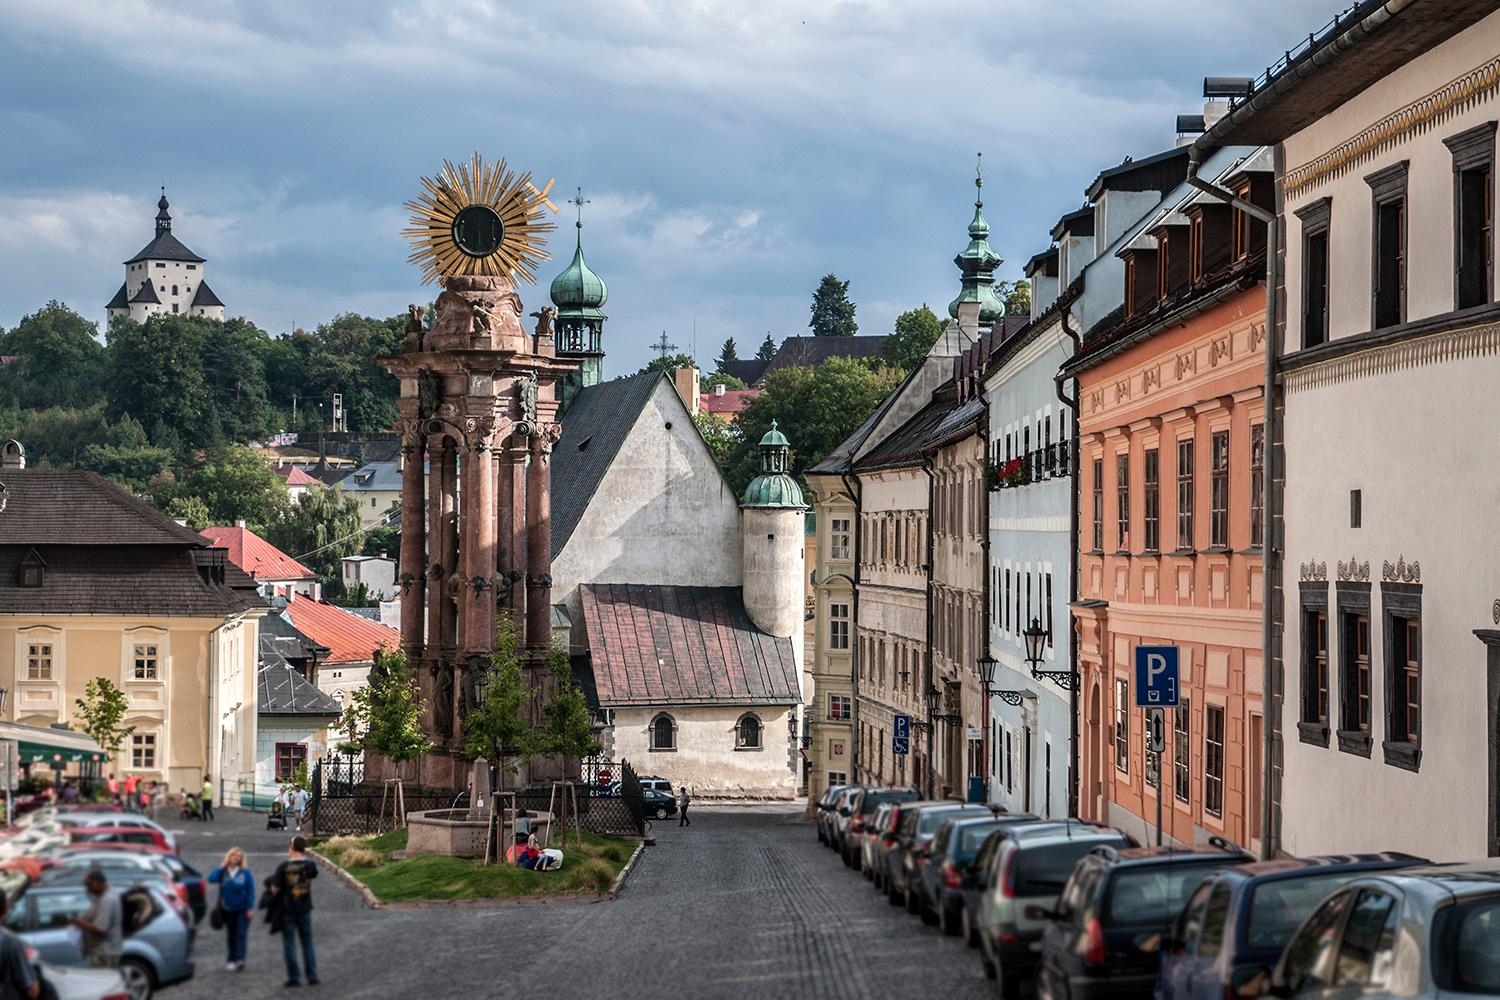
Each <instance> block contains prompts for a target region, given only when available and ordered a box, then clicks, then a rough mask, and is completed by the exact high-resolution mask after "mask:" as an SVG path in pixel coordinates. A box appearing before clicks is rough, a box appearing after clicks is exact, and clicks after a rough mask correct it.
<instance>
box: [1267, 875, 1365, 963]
mask: <svg viewBox="0 0 1500 1000" xmlns="http://www.w3.org/2000/svg"><path fill="white" fill-rule="evenodd" d="M1357 874H1358V873H1357V872H1332V873H1325V874H1322V875H1309V876H1307V877H1306V878H1279V879H1274V880H1272V881H1270V882H1266V883H1263V884H1261V885H1259V886H1256V887H1255V889H1254V890H1253V891H1252V892H1251V895H1250V920H1249V922H1248V923H1247V924H1246V926H1245V944H1246V945H1248V946H1249V947H1251V948H1274V949H1276V950H1277V951H1281V950H1283V949H1284V948H1286V946H1287V942H1289V941H1291V939H1292V935H1293V934H1295V933H1297V928H1298V927H1300V926H1302V921H1304V920H1306V919H1307V918H1308V916H1309V915H1311V913H1312V911H1313V910H1316V909H1317V908H1318V904H1319V903H1321V902H1323V899H1324V897H1325V896H1327V895H1328V894H1329V893H1331V892H1332V891H1333V890H1335V889H1337V888H1338V887H1339V886H1341V885H1343V884H1344V883H1345V882H1348V881H1349V880H1350V879H1352V878H1354V877H1355V875H1357Z"/></svg>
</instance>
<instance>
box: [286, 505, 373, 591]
mask: <svg viewBox="0 0 1500 1000" xmlns="http://www.w3.org/2000/svg"><path fill="white" fill-rule="evenodd" d="M359 524H360V521H359V498H357V497H356V496H354V495H353V494H352V493H345V492H344V491H343V490H340V489H312V490H308V491H307V492H306V493H304V494H302V495H301V496H299V497H298V498H297V499H296V500H294V501H291V502H290V503H288V504H287V506H286V508H285V509H284V511H283V512H282V515H281V516H280V517H277V518H276V519H275V520H273V521H271V522H270V523H269V524H267V526H266V529H267V530H266V541H268V542H270V543H271V544H272V545H274V546H276V547H277V548H278V549H280V550H281V551H283V552H285V553H286V554H287V555H289V556H291V557H292V558H294V559H296V560H297V561H298V562H300V563H302V564H303V565H304V566H306V567H307V568H308V569H310V570H312V571H313V572H314V573H317V574H318V576H320V577H322V578H323V582H324V584H326V585H330V586H331V585H333V584H334V583H335V582H340V581H341V575H340V560H342V559H343V558H344V557H345V556H352V555H354V554H356V553H357V552H359V550H360V546H361V545H362V544H363V542H364V537H363V536H362V535H361V534H360V530H359Z"/></svg>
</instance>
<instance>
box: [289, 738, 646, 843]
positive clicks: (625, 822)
mask: <svg viewBox="0 0 1500 1000" xmlns="http://www.w3.org/2000/svg"><path fill="white" fill-rule="evenodd" d="M583 763H584V768H583V778H584V779H586V780H582V781H580V782H579V784H578V786H577V793H578V814H579V819H580V820H581V822H582V825H583V828H584V829H585V830H588V831H589V832H591V833H597V834H600V835H602V836H616V837H620V836H624V837H639V836H641V835H643V834H644V833H645V829H646V812H645V801H644V797H643V796H642V794H641V783H640V781H639V779H638V778H637V777H636V773H635V770H634V768H632V767H631V766H630V765H629V764H628V763H626V762H624V761H592V762H591V761H584V762H583ZM309 778H310V781H311V784H312V795H311V798H310V801H309V802H308V817H307V821H306V823H305V824H304V832H306V833H308V834H310V835H311V836H315V837H333V836H343V835H356V836H368V835H371V834H377V833H385V832H386V831H388V830H390V828H391V811H390V810H391V807H390V803H389V801H388V799H387V796H388V795H389V794H390V793H389V792H388V791H387V789H386V787H385V786H384V785H383V784H374V783H366V782H365V780H364V760H363V759H362V758H359V757H354V758H350V757H348V756H346V755H343V754H330V755H329V756H327V757H324V758H323V759H322V760H320V761H318V762H317V763H316V764H314V765H313V769H312V773H311V774H310V775H309ZM514 794H515V796H516V805H517V806H518V807H519V808H521V809H523V810H525V811H526V812H530V813H540V812H546V811H548V810H549V809H557V808H558V803H557V801H556V799H555V797H554V794H553V788H552V786H551V785H535V786H531V787H528V788H522V789H518V790H516V791H515V792H514ZM402 797H403V799H404V800H405V803H406V811H407V812H408V813H413V812H425V811H427V810H431V809H463V808H466V807H467V806H468V805H469V795H468V793H467V792H459V793H456V794H455V793H454V792H452V791H450V790H444V789H432V788H421V787H418V786H414V785H406V786H405V787H404V788H403V789H402Z"/></svg>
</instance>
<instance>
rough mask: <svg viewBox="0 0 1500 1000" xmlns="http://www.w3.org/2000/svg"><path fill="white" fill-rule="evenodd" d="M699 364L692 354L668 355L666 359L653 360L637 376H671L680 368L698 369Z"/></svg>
mask: <svg viewBox="0 0 1500 1000" xmlns="http://www.w3.org/2000/svg"><path fill="white" fill-rule="evenodd" d="M697 367H698V362H697V360H696V359H694V357H693V356H692V355H691V354H668V355H667V356H666V357H661V358H653V359H652V360H651V363H650V364H648V365H646V367H644V368H642V369H641V370H640V371H638V372H636V374H637V375H645V374H646V373H647V372H666V373H668V374H671V373H672V372H673V371H675V370H677V369H678V368H697Z"/></svg>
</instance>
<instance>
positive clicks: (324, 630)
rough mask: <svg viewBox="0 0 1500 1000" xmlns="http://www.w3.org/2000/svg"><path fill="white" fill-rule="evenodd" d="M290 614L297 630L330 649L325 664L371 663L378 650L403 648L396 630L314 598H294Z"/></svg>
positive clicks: (290, 601) (289, 609)
mask: <svg viewBox="0 0 1500 1000" xmlns="http://www.w3.org/2000/svg"><path fill="white" fill-rule="evenodd" d="M286 613H287V615H288V616H289V617H290V618H291V619H292V627H293V628H295V629H296V630H297V631H298V632H301V633H302V634H303V635H305V636H307V637H308V638H309V639H311V640H312V641H313V642H315V643H317V644H318V645H319V646H326V647H327V649H328V655H327V656H326V657H324V658H323V662H324V663H368V662H369V661H370V660H372V659H374V656H375V650H377V649H384V650H395V649H397V648H399V647H400V645H401V633H400V632H398V631H396V630H395V629H393V628H390V627H389V626H386V625H382V624H380V623H379V622H377V621H371V620H370V619H368V618H363V617H361V616H359V615H356V614H351V613H350V612H348V611H345V610H344V609H343V608H338V607H334V606H333V605H332V604H327V603H325V602H323V601H315V600H313V599H312V598H310V597H303V596H301V595H293V596H292V598H291V600H289V601H287V605H286Z"/></svg>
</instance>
